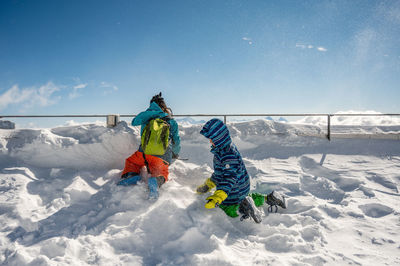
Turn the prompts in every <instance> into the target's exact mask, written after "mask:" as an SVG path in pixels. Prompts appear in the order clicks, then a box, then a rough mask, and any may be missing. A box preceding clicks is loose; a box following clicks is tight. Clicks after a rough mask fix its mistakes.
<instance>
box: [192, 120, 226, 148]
mask: <svg viewBox="0 0 400 266" xmlns="http://www.w3.org/2000/svg"><path fill="white" fill-rule="evenodd" d="M200 134H202V135H203V136H204V137H206V138H208V139H211V140H212V141H213V143H214V145H215V146H216V147H217V148H222V147H225V146H227V145H229V144H231V142H232V140H231V137H230V135H229V130H228V128H227V127H226V125H225V124H224V122H222V121H221V120H219V119H217V118H213V119H211V120H210V121H208V122H207V123H206V124H205V125H204V126H203V129H202V130H201V131H200Z"/></svg>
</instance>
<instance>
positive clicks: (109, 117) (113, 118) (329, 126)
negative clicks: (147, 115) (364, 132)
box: [0, 113, 400, 140]
mask: <svg viewBox="0 0 400 266" xmlns="http://www.w3.org/2000/svg"><path fill="white" fill-rule="evenodd" d="M135 116H136V115H124V114H122V115H0V119H1V118H85V117H91V118H93V117H103V118H106V119H107V125H109V123H110V122H111V126H112V123H114V124H116V123H117V122H118V119H119V117H135ZM334 116H336V117H340V116H361V117H368V116H369V117H373V116H400V114H397V113H387V114H346V113H344V114H326V113H320V114H183V115H173V117H223V119H224V123H225V124H226V122H227V118H228V117H326V118H327V134H326V138H327V139H328V140H331V137H332V131H331V129H332V123H331V119H332V117H334ZM399 126H400V124H399ZM392 135H393V134H392ZM394 135H395V136H394V138H392V137H391V139H397V140H400V133H399V134H394Z"/></svg>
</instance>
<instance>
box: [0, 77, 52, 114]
mask: <svg viewBox="0 0 400 266" xmlns="http://www.w3.org/2000/svg"><path fill="white" fill-rule="evenodd" d="M59 90H60V88H59V87H58V86H56V85H54V83H52V82H48V83H47V84H46V85H43V86H41V87H39V88H35V87H33V88H22V89H20V88H19V86H18V85H14V86H12V87H11V88H10V89H9V90H7V91H6V92H5V93H3V94H1V95H0V110H3V109H5V108H7V107H8V106H9V105H12V104H21V105H22V108H21V109H26V108H31V107H34V106H42V107H43V106H49V105H52V104H55V103H56V102H57V101H58V100H59V97H54V96H53V94H54V93H55V92H56V91H59Z"/></svg>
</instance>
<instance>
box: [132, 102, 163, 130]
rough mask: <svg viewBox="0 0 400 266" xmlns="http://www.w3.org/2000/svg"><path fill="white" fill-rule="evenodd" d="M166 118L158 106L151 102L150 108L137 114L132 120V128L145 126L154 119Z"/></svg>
mask: <svg viewBox="0 0 400 266" xmlns="http://www.w3.org/2000/svg"><path fill="white" fill-rule="evenodd" d="M166 116H168V114H167V113H164V112H163V110H162V109H161V107H160V106H158V104H156V103H155V102H152V103H151V104H150V107H149V108H147V110H146V111H144V112H141V113H139V114H138V115H137V116H136V117H135V118H134V119H133V120H132V126H139V125H144V124H147V122H148V121H149V120H151V119H154V118H163V117H166Z"/></svg>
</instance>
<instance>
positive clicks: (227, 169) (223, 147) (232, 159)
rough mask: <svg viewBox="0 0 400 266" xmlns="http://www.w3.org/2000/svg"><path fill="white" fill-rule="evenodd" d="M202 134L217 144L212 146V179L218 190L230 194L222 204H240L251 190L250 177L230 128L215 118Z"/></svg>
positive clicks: (209, 122)
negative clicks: (233, 141) (233, 140)
mask: <svg viewBox="0 0 400 266" xmlns="http://www.w3.org/2000/svg"><path fill="white" fill-rule="evenodd" d="M200 134H202V135H203V136H205V137H206V138H208V139H211V140H212V141H213V143H214V145H215V146H212V147H211V152H212V153H213V154H214V173H213V175H212V176H211V180H212V181H213V182H214V183H215V184H216V186H217V187H216V189H217V190H223V191H224V192H225V193H226V194H228V197H227V198H226V199H225V200H224V201H223V202H222V204H224V205H234V204H239V203H240V202H241V201H242V200H243V199H244V198H245V197H246V196H247V195H248V194H249V192H250V178H249V175H248V173H247V170H246V166H245V165H244V163H243V160H242V156H241V155H240V153H239V151H238V149H237V148H236V146H235V144H233V143H232V140H231V137H230V135H229V130H228V128H227V127H226V125H225V124H224V123H223V122H222V121H221V120H219V119H215V118H214V119H211V120H210V121H208V122H207V123H206V124H205V125H204V127H203V129H202V130H201V131H200Z"/></svg>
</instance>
